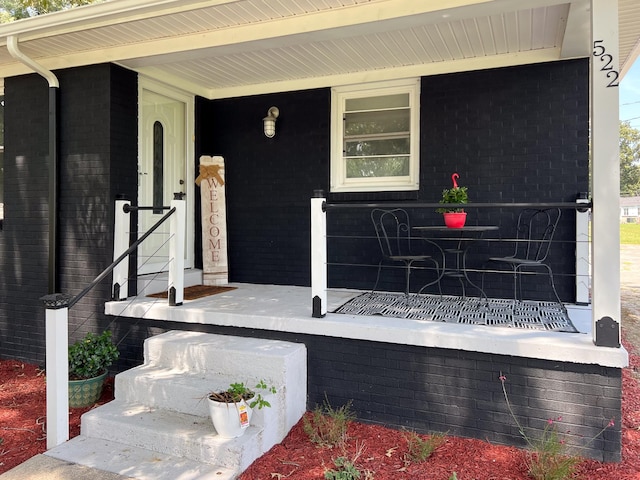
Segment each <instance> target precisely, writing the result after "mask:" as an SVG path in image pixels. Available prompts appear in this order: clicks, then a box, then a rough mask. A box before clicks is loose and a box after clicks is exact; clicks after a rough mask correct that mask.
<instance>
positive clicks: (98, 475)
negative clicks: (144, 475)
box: [0, 454, 131, 480]
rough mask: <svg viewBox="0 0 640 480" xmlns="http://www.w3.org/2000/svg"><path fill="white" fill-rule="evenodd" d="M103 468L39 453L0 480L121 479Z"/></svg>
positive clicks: (3, 475)
mask: <svg viewBox="0 0 640 480" xmlns="http://www.w3.org/2000/svg"><path fill="white" fill-rule="evenodd" d="M127 478H129V479H130V478H131V477H123V476H121V475H117V474H115V473H111V472H105V471H104V470H96V469H94V468H89V467H84V466H82V465H76V464H75V463H69V462H65V461H62V460H58V459H57V458H52V457H49V456H47V455H44V454H41V455H36V456H35V457H31V458H30V459H29V460H27V461H26V462H24V463H21V464H20V465H18V466H17V467H14V468H12V469H11V470H9V471H8V472H6V473H3V474H2V475H0V479H2V480H123V479H127Z"/></svg>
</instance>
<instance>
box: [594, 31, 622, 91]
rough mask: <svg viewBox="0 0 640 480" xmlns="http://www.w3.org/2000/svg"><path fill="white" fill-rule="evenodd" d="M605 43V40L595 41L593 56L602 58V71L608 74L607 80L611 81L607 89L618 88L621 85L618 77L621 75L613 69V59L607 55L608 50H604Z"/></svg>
mask: <svg viewBox="0 0 640 480" xmlns="http://www.w3.org/2000/svg"><path fill="white" fill-rule="evenodd" d="M603 43H604V40H594V41H593V56H594V57H600V61H601V62H602V63H603V65H602V68H600V71H601V72H606V75H607V78H608V79H609V83H608V84H607V87H617V86H618V85H619V82H618V75H620V74H619V73H618V71H617V70H614V69H613V57H612V56H611V54H609V53H607V49H606V48H604V45H603Z"/></svg>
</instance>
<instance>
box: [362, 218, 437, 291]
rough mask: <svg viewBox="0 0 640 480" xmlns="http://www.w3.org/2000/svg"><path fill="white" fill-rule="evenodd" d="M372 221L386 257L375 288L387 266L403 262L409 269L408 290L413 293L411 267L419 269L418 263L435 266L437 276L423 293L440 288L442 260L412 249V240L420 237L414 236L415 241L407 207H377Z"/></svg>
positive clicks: (383, 254)
mask: <svg viewBox="0 0 640 480" xmlns="http://www.w3.org/2000/svg"><path fill="white" fill-rule="evenodd" d="M371 221H372V222H373V226H374V228H375V231H376V236H377V237H378V244H379V245H380V251H381V253H382V258H381V259H380V262H379V263H378V275H377V277H376V284H375V286H374V287H373V290H374V291H375V290H376V289H377V288H378V283H379V281H380V271H381V270H382V268H383V267H384V266H387V267H392V266H394V265H397V264H402V265H403V267H404V269H405V289H404V293H405V294H406V295H409V291H410V288H409V284H410V278H411V269H412V268H414V269H415V268H417V267H418V264H425V263H426V264H429V265H433V266H434V267H435V273H436V277H437V278H436V280H434V281H432V282H429V283H427V284H426V285H424V286H422V288H421V289H420V292H422V291H423V290H424V289H425V288H427V287H429V286H431V285H434V284H436V283H437V284H438V289H440V283H439V282H440V276H441V275H440V265H439V264H438V262H437V261H436V260H435V259H434V258H433V257H432V256H431V255H426V254H418V253H415V252H414V250H413V248H412V243H415V240H416V239H413V240H414V241H413V242H412V238H411V225H410V223H409V214H408V213H407V212H406V210H403V209H402V208H394V209H391V210H385V209H380V208H375V209H373V210H372V211H371ZM418 241H419V242H421V243H422V242H423V240H422V239H418ZM385 264H386V265H385ZM441 294H442V293H441Z"/></svg>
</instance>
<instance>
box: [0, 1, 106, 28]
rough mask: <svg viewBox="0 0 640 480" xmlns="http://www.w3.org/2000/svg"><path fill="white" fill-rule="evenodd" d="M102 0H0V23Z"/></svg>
mask: <svg viewBox="0 0 640 480" xmlns="http://www.w3.org/2000/svg"><path fill="white" fill-rule="evenodd" d="M99 1H102V0H0V23H7V22H12V21H14V20H20V19H21V18H28V17H35V16H37V15H43V14H45V13H51V12H57V11H58V10H67V9H69V8H73V7H79V6H81V5H89V4H91V3H98V2H99Z"/></svg>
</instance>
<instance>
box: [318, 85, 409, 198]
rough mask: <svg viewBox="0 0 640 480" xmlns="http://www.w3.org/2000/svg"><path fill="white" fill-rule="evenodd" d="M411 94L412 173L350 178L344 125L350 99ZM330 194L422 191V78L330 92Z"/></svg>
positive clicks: (353, 86)
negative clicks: (346, 159)
mask: <svg viewBox="0 0 640 480" xmlns="http://www.w3.org/2000/svg"><path fill="white" fill-rule="evenodd" d="M400 93H408V94H409V110H410V114H409V117H410V127H409V128H410V131H409V174H408V175H403V176H393V177H364V178H355V179H354V178H347V171H346V161H345V157H344V124H345V121H344V119H345V110H346V107H345V105H346V102H347V100H351V99H355V98H366V97H375V96H380V95H394V94H400ZM330 163H331V167H330V168H331V181H330V191H331V192H332V193H341V192H389V191H413V190H418V189H419V188H420V182H419V178H420V78H410V79H403V80H393V81H386V82H375V83H369V84H360V85H349V86H341V87H333V88H332V89H331V161H330Z"/></svg>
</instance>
